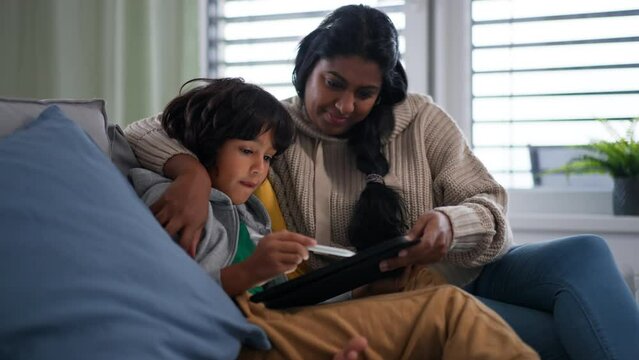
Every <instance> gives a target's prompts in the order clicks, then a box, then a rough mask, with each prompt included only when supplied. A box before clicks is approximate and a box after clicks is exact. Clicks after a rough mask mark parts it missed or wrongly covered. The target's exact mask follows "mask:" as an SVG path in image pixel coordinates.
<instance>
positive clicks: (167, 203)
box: [151, 154, 211, 257]
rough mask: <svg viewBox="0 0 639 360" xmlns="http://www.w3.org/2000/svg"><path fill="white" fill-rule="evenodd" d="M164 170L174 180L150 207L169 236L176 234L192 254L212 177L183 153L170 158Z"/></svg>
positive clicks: (182, 245)
mask: <svg viewBox="0 0 639 360" xmlns="http://www.w3.org/2000/svg"><path fill="white" fill-rule="evenodd" d="M164 173H165V174H166V176H168V177H169V178H173V179H175V180H174V181H173V183H172V184H171V185H170V186H169V187H168V188H167V190H166V192H164V194H163V195H162V197H160V198H159V199H158V201H156V202H155V203H154V204H153V205H151V211H152V212H153V214H154V215H155V218H156V219H157V220H158V221H159V222H160V224H162V226H164V228H165V229H166V231H167V232H168V233H169V234H170V235H171V236H173V237H175V236H176V235H177V234H179V236H180V238H179V241H178V243H179V245H180V246H181V247H182V248H183V249H184V250H185V251H186V252H187V253H188V254H189V255H190V256H191V257H195V253H196V250H197V246H198V244H199V242H200V239H201V236H202V231H203V229H204V225H205V224H206V219H207V216H208V211H209V194H210V193H211V179H210V178H209V174H208V172H207V171H206V169H205V168H204V166H202V164H200V162H199V161H198V160H197V159H195V158H194V157H192V156H190V155H186V154H181V155H176V156H174V157H172V158H171V159H169V161H167V163H166V164H165V165H164Z"/></svg>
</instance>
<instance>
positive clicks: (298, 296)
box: [250, 236, 419, 309]
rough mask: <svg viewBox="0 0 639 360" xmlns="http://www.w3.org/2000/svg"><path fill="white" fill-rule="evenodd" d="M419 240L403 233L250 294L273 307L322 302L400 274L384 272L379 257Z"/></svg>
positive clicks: (387, 256)
mask: <svg viewBox="0 0 639 360" xmlns="http://www.w3.org/2000/svg"><path fill="white" fill-rule="evenodd" d="M418 242H419V240H408V239H406V238H405V237H404V236H400V237H396V238H393V239H390V240H386V241H384V242H382V243H380V244H378V245H375V246H372V247H370V248H368V249H366V250H362V251H360V252H358V253H357V254H356V255H354V256H352V257H348V258H344V259H340V260H338V261H335V262H334V263H331V264H330V265H328V266H325V267H323V268H320V269H317V270H314V271H311V272H309V273H306V274H304V275H302V276H300V277H297V278H295V279H293V280H290V281H287V282H285V283H282V284H279V285H276V286H273V287H270V288H268V289H265V290H264V291H262V292H260V293H257V294H255V295H253V296H251V298H250V300H251V301H252V302H262V303H264V304H265V305H266V307H268V308H271V309H281V308H288V307H295V306H305V305H313V304H317V303H320V302H322V301H324V300H328V299H330V298H333V297H335V296H337V295H340V294H343V293H345V292H346V291H349V290H352V289H355V288H357V287H360V286H362V285H365V284H368V283H370V282H373V281H375V280H379V279H381V278H384V277H387V276H390V275H393V274H397V272H396V271H390V272H381V271H380V270H379V263H380V261H382V260H384V259H388V258H392V257H395V256H397V254H398V253H399V251H400V250H402V249H405V248H407V247H410V246H413V245H415V244H417V243H418ZM399 270H400V271H401V269H399Z"/></svg>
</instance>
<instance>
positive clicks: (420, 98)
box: [391, 93, 452, 137]
mask: <svg viewBox="0 0 639 360" xmlns="http://www.w3.org/2000/svg"><path fill="white" fill-rule="evenodd" d="M393 114H394V116H395V129H394V130H393V134H392V135H391V137H393V136H396V135H397V134H399V133H401V132H402V131H404V130H405V129H406V128H408V127H409V126H411V125H412V124H414V123H416V122H420V123H422V124H425V123H430V122H433V121H442V120H444V121H452V119H450V116H449V115H448V114H447V113H446V112H445V111H444V110H442V108H440V107H439V106H438V105H437V104H436V103H435V102H433V99H432V98H431V97H430V96H428V95H423V94H414V93H413V94H408V95H407V96H406V99H404V101H402V102H401V103H399V104H397V105H395V108H394V109H393Z"/></svg>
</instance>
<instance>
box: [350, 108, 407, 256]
mask: <svg viewBox="0 0 639 360" xmlns="http://www.w3.org/2000/svg"><path fill="white" fill-rule="evenodd" d="M389 119H391V120H390V121H389ZM392 119H393V113H392V106H390V105H377V106H375V108H374V110H373V111H372V112H371V114H370V115H369V116H368V118H367V119H366V120H365V121H362V122H361V123H359V124H358V125H356V126H355V127H353V129H352V130H351V132H350V134H349V135H350V136H349V138H348V144H349V147H350V149H351V151H353V153H354V154H355V159H356V163H357V169H358V170H360V171H361V172H363V173H364V174H366V175H367V183H366V187H365V188H364V190H363V191H362V193H361V194H360V197H359V200H358V201H357V203H356V205H355V210H354V213H353V217H352V219H351V223H350V225H349V228H348V237H349V241H350V242H351V244H353V245H354V246H355V247H356V248H357V249H358V250H362V249H365V248H368V247H370V246H372V245H375V244H378V243H380V242H382V241H384V240H388V239H391V238H393V237H397V236H400V235H403V234H404V233H405V232H406V230H408V225H407V214H406V205H405V203H404V200H403V198H402V196H401V195H400V194H399V193H398V192H397V191H396V190H394V189H393V188H391V187H389V186H386V184H384V182H383V180H381V178H382V177H383V176H385V175H386V174H388V171H389V164H388V160H387V159H386V157H385V156H384V154H383V152H382V139H384V138H386V137H388V135H389V134H390V132H391V130H392V129H393V126H394V121H393V120H392ZM380 180H381V181H380Z"/></svg>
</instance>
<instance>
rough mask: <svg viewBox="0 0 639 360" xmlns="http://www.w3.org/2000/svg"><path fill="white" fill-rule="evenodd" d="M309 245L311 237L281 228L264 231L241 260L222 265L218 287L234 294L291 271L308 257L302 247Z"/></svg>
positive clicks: (312, 241)
mask: <svg viewBox="0 0 639 360" xmlns="http://www.w3.org/2000/svg"><path fill="white" fill-rule="evenodd" d="M313 245H316V242H315V240H313V239H311V238H309V237H307V236H304V235H301V234H297V233H293V232H288V231H285V230H284V231H278V232H274V233H271V234H268V235H266V236H265V237H263V238H262V239H261V240H260V241H259V242H258V243H257V247H256V248H255V251H254V252H253V254H252V255H251V256H249V257H248V258H247V259H246V260H245V261H243V262H241V263H239V264H234V265H231V266H228V267H225V268H224V269H222V272H221V274H220V276H221V280H222V287H223V288H224V291H226V293H227V294H229V295H230V296H236V295H239V294H241V293H243V292H244V291H246V290H248V289H250V288H252V287H254V286H257V285H260V284H262V283H263V282H265V281H268V280H270V279H272V278H274V277H275V276H277V275H279V274H283V273H287V272H291V271H293V270H295V268H296V267H297V265H299V264H300V263H301V262H302V260H306V259H308V250H307V249H306V247H307V246H313Z"/></svg>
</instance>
